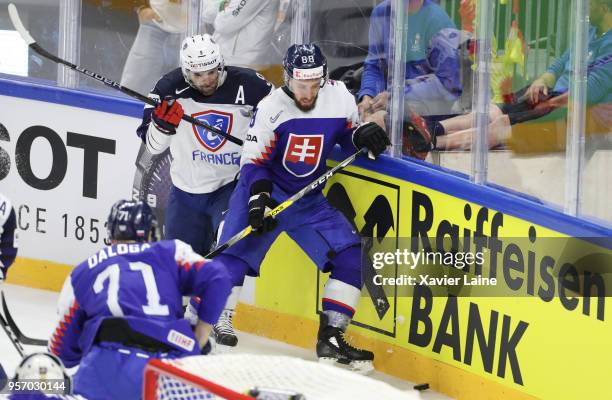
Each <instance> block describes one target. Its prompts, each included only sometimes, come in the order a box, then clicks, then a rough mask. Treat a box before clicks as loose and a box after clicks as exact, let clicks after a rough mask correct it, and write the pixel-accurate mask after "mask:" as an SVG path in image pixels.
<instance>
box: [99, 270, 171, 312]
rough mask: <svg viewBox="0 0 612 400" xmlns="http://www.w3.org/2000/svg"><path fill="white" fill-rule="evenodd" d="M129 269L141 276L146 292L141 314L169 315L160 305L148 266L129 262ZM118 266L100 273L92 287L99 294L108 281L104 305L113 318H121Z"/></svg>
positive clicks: (157, 292)
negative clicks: (145, 302) (145, 300)
mask: <svg viewBox="0 0 612 400" xmlns="http://www.w3.org/2000/svg"><path fill="white" fill-rule="evenodd" d="M129 264H130V269H131V270H132V271H138V272H140V273H141V274H142V279H143V281H144V284H145V289H146V291H147V304H145V305H143V306H142V312H144V313H145V314H146V315H162V316H163V315H169V314H170V310H169V308H168V306H167V305H166V304H160V302H159V301H160V296H159V290H157V283H156V282H155V275H154V274H153V268H151V266H150V265H149V264H146V263H143V262H141V261H136V262H131V263H129ZM120 271H121V270H120V269H119V264H112V265H109V266H108V267H107V268H106V269H105V270H104V271H102V272H100V273H99V274H98V276H97V277H96V280H95V282H94V285H93V290H94V292H95V293H96V294H99V293H101V292H102V290H104V282H105V281H106V280H108V294H107V296H106V304H107V305H108V309H109V310H110V312H111V314H113V315H114V316H115V317H122V316H123V315H124V314H123V310H122V309H121V306H119V274H120Z"/></svg>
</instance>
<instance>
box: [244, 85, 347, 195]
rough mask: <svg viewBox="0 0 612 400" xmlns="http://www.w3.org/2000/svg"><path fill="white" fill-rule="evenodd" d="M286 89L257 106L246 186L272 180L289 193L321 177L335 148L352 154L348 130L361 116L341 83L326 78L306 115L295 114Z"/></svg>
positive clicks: (247, 155) (248, 149)
mask: <svg viewBox="0 0 612 400" xmlns="http://www.w3.org/2000/svg"><path fill="white" fill-rule="evenodd" d="M285 90H286V89H285V88H279V89H276V90H274V91H273V92H272V94H271V95H270V96H268V97H266V98H265V99H264V100H262V101H261V102H260V103H259V106H258V107H257V109H256V111H255V116H254V117H253V121H251V128H250V129H249V132H248V134H247V139H246V141H245V142H244V146H243V152H242V161H241V164H242V167H241V169H240V179H241V180H242V179H244V180H246V183H247V185H249V186H250V185H251V184H252V183H253V182H256V181H258V180H260V179H268V180H272V181H273V182H274V183H275V184H276V185H278V186H279V187H280V188H281V189H283V190H284V191H285V192H287V193H290V194H292V193H296V192H298V191H299V190H300V189H302V188H303V187H304V186H306V185H307V184H309V183H310V182H311V181H312V180H313V179H314V178H316V177H318V176H319V175H322V174H323V172H324V171H325V170H326V168H327V167H326V165H325V163H326V160H327V158H328V157H329V154H330V153H331V151H332V149H333V148H334V146H335V145H336V144H340V145H341V146H342V148H343V149H345V150H347V151H351V152H353V151H355V150H356V148H355V146H354V144H353V142H352V134H353V129H352V128H353V127H354V126H356V124H357V123H358V118H359V116H358V113H357V105H356V103H355V98H354V97H353V95H351V93H350V92H349V91H348V90H347V89H346V86H345V85H344V83H342V82H339V81H333V80H328V81H327V83H326V84H325V85H324V86H323V88H321V90H320V91H319V95H318V98H317V102H316V105H315V107H314V109H312V110H310V111H301V110H299V109H298V108H297V107H296V105H295V102H294V100H293V98H292V97H291V96H290V95H289V94H288V93H287V92H286V91H285ZM321 190H323V188H322V187H321V188H319V189H317V190H315V191H313V192H312V194H314V193H319V192H320V191H321Z"/></svg>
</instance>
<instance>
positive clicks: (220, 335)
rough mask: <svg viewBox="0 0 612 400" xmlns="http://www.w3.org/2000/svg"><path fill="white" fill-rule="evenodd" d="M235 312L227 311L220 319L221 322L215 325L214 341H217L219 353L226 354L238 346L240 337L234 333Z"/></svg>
mask: <svg viewBox="0 0 612 400" xmlns="http://www.w3.org/2000/svg"><path fill="white" fill-rule="evenodd" d="M233 316H234V310H229V309H225V310H223V312H222V313H221V316H220V317H219V322H217V323H216V324H215V325H213V330H212V335H211V336H212V340H214V341H215V344H216V346H215V350H216V352H217V353H225V352H228V351H230V350H232V349H233V348H234V347H236V345H237V344H238V337H237V336H236V332H234V325H233V322H232V318H233Z"/></svg>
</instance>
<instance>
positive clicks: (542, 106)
mask: <svg viewBox="0 0 612 400" xmlns="http://www.w3.org/2000/svg"><path fill="white" fill-rule="evenodd" d="M590 16H591V17H590V22H591V26H590V27H589V42H588V60H587V64H588V68H587V71H588V72H587V76H588V77H587V98H586V100H587V118H586V120H585V125H586V126H585V132H586V134H589V135H592V134H602V133H603V134H606V133H609V132H610V121H611V120H612V116H611V115H610V113H611V111H612V107H611V105H612V33H611V29H612V0H591V12H590ZM572 61H573V60H571V59H570V50H569V49H567V50H566V51H565V52H564V53H563V54H562V55H561V57H559V58H558V59H556V60H555V61H554V62H553V63H552V64H551V65H550V67H549V68H548V70H547V71H546V72H545V73H544V74H542V75H541V76H540V77H538V78H537V79H536V80H534V81H533V82H532V84H531V85H530V86H528V87H526V88H524V89H522V90H520V91H518V92H517V93H515V94H514V95H513V96H512V98H511V101H510V102H508V103H504V104H491V105H490V110H489V136H488V142H489V147H490V148H495V147H497V146H500V145H504V144H506V143H510V145H511V147H512V149H513V150H514V151H518V152H545V151H560V150H563V149H564V148H565V147H564V146H565V135H566V126H567V123H566V116H567V104H568V99H569V85H570V83H571V79H572V76H571V74H572ZM473 121H474V116H473V114H472V113H469V114H465V115H460V116H458V117H454V118H450V119H447V120H444V121H440V122H434V123H431V124H429V132H426V133H423V135H424V136H429V137H431V138H433V140H434V141H435V147H436V148H437V149H440V150H454V149H469V148H470V147H471V141H472V135H473V134H474V132H475V128H474V126H473ZM528 121H529V123H526V122H528ZM423 135H421V134H417V135H415V136H414V137H413V140H415V141H416V142H418V143H416V142H415V143H416V145H417V147H419V146H421V147H420V148H421V149H422V150H424V151H427V150H428V149H430V148H431V146H430V145H429V144H427V143H424V142H423V140H421V138H420V137H421V136H423Z"/></svg>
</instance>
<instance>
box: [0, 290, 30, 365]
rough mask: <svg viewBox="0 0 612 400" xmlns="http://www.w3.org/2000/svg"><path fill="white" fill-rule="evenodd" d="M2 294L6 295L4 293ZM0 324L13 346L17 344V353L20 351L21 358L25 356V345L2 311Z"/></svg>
mask: <svg viewBox="0 0 612 400" xmlns="http://www.w3.org/2000/svg"><path fill="white" fill-rule="evenodd" d="M2 295H3V296H4V293H3V294H2ZM0 326H2V329H3V330H4V332H5V333H6V336H7V337H8V338H9V340H10V341H11V343H12V344H13V346H15V350H17V353H19V355H20V356H21V358H23V357H24V355H25V351H24V350H23V346H22V345H21V342H20V341H19V338H17V335H16V334H15V332H14V331H13V330H11V327H10V326H9V324H8V322H6V319H4V316H3V315H2V313H0Z"/></svg>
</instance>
